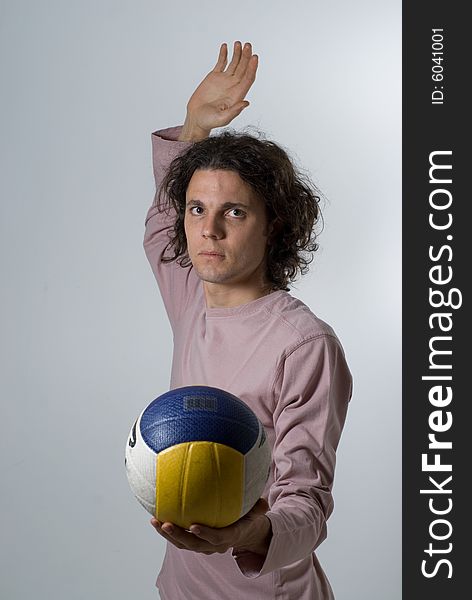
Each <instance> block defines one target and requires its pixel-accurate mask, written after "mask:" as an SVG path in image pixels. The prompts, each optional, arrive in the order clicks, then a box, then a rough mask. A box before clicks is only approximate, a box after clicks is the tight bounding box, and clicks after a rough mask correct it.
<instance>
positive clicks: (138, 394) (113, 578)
mask: <svg viewBox="0 0 472 600" xmlns="http://www.w3.org/2000/svg"><path fill="white" fill-rule="evenodd" d="M0 7H1V8H0V44H1V48H0V68H1V72H0V81H1V86H2V93H1V102H2V109H1V111H0V119H1V161H0V166H1V175H2V176H1V193H2V196H1V223H0V227H1V230H0V244H1V252H0V261H1V281H2V294H1V370H2V373H1V424H2V435H1V436H0V445H1V446H0V448H1V456H2V468H1V487H2V493H1V508H0V531H1V534H0V540H1V542H0V544H1V556H0V597H1V598H5V599H8V600H29V599H32V598H34V599H35V600H39V599H44V600H46V599H48V600H56V599H57V600H59V599H60V600H63V599H64V598H67V599H68V600H83V599H85V598H87V599H101V600H102V599H108V598H110V599H113V600H125V599H126V600H128V599H129V598H140V599H142V600H144V599H153V598H156V596H157V590H156V589H155V588H154V582H155V578H156V575H157V572H158V571H159V569H160V566H161V564H162V558H163V553H164V541H163V539H162V538H161V537H160V536H159V535H158V534H157V533H156V532H155V530H154V529H153V528H152V527H151V525H150V524H149V518H150V517H149V515H148V514H147V513H146V512H145V511H144V509H142V508H141V506H140V505H139V504H138V502H137V501H136V500H135V499H134V497H133V496H132V494H131V491H130V489H129V487H128V482H127V480H126V475H125V470H124V447H125V442H126V438H127V435H128V432H129V429H130V427H131V425H132V423H133V421H134V419H135V418H136V416H137V415H138V414H139V412H140V411H141V410H142V408H144V406H146V405H147V404H148V403H149V402H150V401H151V400H153V399H154V398H155V397H156V396H158V395H159V394H161V393H162V392H164V391H165V390H166V389H168V385H169V375H170V371H169V369H170V361H171V348H172V337H171V332H170V328H169V325H168V323H167V321H166V315H165V312H164V308H163V304H162V302H161V300H160V297H159V294H158V289H157V285H156V283H155V280H154V278H153V275H152V272H151V269H150V267H149V264H148V262H147V260H146V257H145V255H144V251H143V248H142V237H143V232H144V217H145V213H146V211H147V209H148V207H149V205H150V203H151V202H152V199H153V194H154V181H153V174H152V163H151V132H152V131H154V130H156V129H158V128H162V127H168V126H172V125H177V124H180V123H182V121H183V118H184V113H185V105H186V102H187V100H188V97H189V95H190V94H191V93H192V91H193V90H194V88H195V86H196V85H197V84H198V83H199V81H200V80H201V78H202V77H203V76H204V75H205V74H206V73H207V72H208V70H209V69H210V68H211V67H212V66H213V65H214V63H215V61H216V57H217V53H218V48H219V45H220V43H221V42H223V41H226V42H228V43H229V44H230V45H232V43H233V42H234V40H236V39H240V40H241V41H243V42H244V41H251V42H252V43H253V46H254V51H255V52H256V53H258V54H259V56H260V67H259V72H258V76H257V80H256V83H255V85H254V87H253V89H252V90H251V91H250V94H249V96H248V99H249V100H250V102H251V106H250V107H249V108H248V109H246V110H245V111H244V112H243V114H242V115H241V116H240V117H239V118H238V119H237V120H236V121H234V126H235V127H237V128H242V127H245V126H247V125H254V126H256V127H258V128H260V129H262V130H263V131H265V132H266V134H267V135H268V136H269V137H271V138H272V139H275V140H276V141H278V142H280V143H281V144H282V145H283V146H284V147H286V148H287V149H288V150H289V151H290V152H291V153H292V156H294V158H295V159H296V160H297V161H298V163H299V164H300V165H301V166H302V167H304V168H305V169H306V170H308V171H309V172H310V173H311V175H312V177H313V179H314V180H315V181H316V182H317V184H318V185H319V187H320V188H321V189H322V190H323V192H324V194H325V195H326V197H327V201H326V203H325V206H324V216H325V229H324V232H323V233H322V235H321V237H320V243H321V249H320V251H319V252H318V253H317V256H316V261H315V263H314V265H313V268H312V270H311V273H310V274H309V275H308V276H306V278H305V279H304V280H301V281H300V282H299V283H298V284H297V285H296V286H295V287H294V288H293V289H292V293H293V294H294V295H295V296H298V297H299V298H301V299H302V300H303V301H304V302H306V303H307V304H308V305H309V306H310V308H311V309H312V310H313V311H314V312H315V313H316V314H318V315H319V316H320V317H321V318H323V319H324V320H326V321H328V322H329V323H330V324H331V325H332V326H333V327H334V329H335V330H336V332H337V333H338V335H339V337H340V339H341V341H342V343H343V345H344V348H345V351H346V354H347V357H348V361H349V364H350V367H351V369H352V372H353V375H354V382H355V383H354V396H353V399H352V403H351V406H350V411H349V415H348V419H347V423H346V428H345V431H344V433H343V437H342V439H341V444H340V447H339V452H338V467H337V472H336V481H335V487H334V495H335V510H334V514H333V515H332V517H331V518H330V520H329V523H328V539H327V540H326V541H325V542H324V543H323V544H322V545H321V547H320V549H319V556H320V560H321V562H322V564H323V566H324V568H325V569H326V572H327V574H328V576H329V578H330V580H331V582H332V585H333V588H334V590H335V592H336V598H337V600H357V599H359V600H361V599H362V600H378V599H379V598H382V600H398V598H399V597H400V595H401V593H400V589H401V588H400V580H401V572H400V565H401V561H400V556H401V555H400V550H401V470H400V467H401V429H400V425H401V395H400V390H401V386H400V381H401V371H400V333H401V311H400V296H401V278H400V275H401V274H400V262H401V246H400V242H401V232H400V217H401V213H400V201H401V185H400V181H401V171H400V170H401V163H400V159H401V149H400V143H401V129H400V126H401V103H400V99H401V89H400V85H401V79H400V68H401V4H400V2H399V1H398V0H395V1H393V0H384V1H380V2H379V1H378V0H359V1H357V2H350V1H349V0H342V1H334V2H331V3H327V2H320V1H314V0H307V1H295V2H286V1H274V0H270V1H269V0H263V1H259V2H252V1H249V0H241V1H240V2H238V3H236V4H235V3H226V4H224V5H223V4H221V3H218V2H215V1H208V0H203V1H202V0H200V1H199V2H196V3H190V2H182V1H175V2H160V1H144V0H141V1H139V0H138V1H134V2H124V1H118V0H116V1H112V0H108V1H106V0H93V1H92V0H86V1H85V0H81V1H80V2H74V1H65V0H56V1H54V0H47V1H44V2H36V1H33V0H21V1H16V0H9V1H8V0H7V1H6V0H2V2H1V4H0Z"/></svg>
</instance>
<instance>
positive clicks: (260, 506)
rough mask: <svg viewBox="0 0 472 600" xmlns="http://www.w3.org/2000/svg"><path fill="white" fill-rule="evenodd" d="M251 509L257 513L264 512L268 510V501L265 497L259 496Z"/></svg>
mask: <svg viewBox="0 0 472 600" xmlns="http://www.w3.org/2000/svg"><path fill="white" fill-rule="evenodd" d="M252 510H253V511H254V512H255V513H258V514H265V513H266V512H267V511H268V510H269V503H268V502H267V500H266V499H265V498H259V500H258V501H257V502H256V503H255V504H254V506H253V508H252Z"/></svg>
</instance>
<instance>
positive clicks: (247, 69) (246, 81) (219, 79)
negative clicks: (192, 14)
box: [187, 41, 258, 131]
mask: <svg viewBox="0 0 472 600" xmlns="http://www.w3.org/2000/svg"><path fill="white" fill-rule="evenodd" d="M227 60H228V49H227V45H226V44H221V47H220V52H219V56H218V61H217V63H216V65H215V66H214V68H213V69H212V70H211V71H210V72H209V73H208V75H207V76H206V77H205V78H204V79H203V81H202V82H201V83H200V85H199V86H198V87H197V89H196V90H195V92H194V93H193V94H192V96H191V97H190V100H189V101H188V103H187V115H188V118H189V120H190V121H191V123H192V125H194V126H196V127H198V128H199V129H201V130H204V131H210V130H211V129H213V128H214V127H224V126H225V125H228V123H230V122H231V121H232V120H233V119H234V118H235V117H236V116H237V115H238V114H239V113H240V112H241V111H242V110H243V109H244V108H246V106H249V102H248V101H247V100H244V98H245V96H246V94H247V93H248V91H249V89H250V87H251V85H252V84H253V83H254V80H255V78H256V71H257V66H258V57H257V55H256V54H252V48H251V44H249V43H247V44H245V45H244V48H242V46H241V42H239V41H237V42H235V43H234V49H233V57H232V59H231V62H230V63H229V65H228V66H226V64H227Z"/></svg>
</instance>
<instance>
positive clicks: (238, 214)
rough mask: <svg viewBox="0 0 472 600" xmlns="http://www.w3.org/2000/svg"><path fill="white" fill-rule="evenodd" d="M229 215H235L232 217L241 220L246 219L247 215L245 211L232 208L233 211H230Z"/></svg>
mask: <svg viewBox="0 0 472 600" xmlns="http://www.w3.org/2000/svg"><path fill="white" fill-rule="evenodd" d="M229 213H233V215H232V216H233V217H238V218H239V219H240V218H241V217H244V216H245V215H246V213H245V212H244V211H243V210H241V209H240V208H232V209H231V210H230V211H229Z"/></svg>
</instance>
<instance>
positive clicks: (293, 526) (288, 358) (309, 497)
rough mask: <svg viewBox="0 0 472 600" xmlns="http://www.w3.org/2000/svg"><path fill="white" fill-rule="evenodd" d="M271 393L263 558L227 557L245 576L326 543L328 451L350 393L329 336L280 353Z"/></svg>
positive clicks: (331, 458)
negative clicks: (267, 537)
mask: <svg viewBox="0 0 472 600" xmlns="http://www.w3.org/2000/svg"><path fill="white" fill-rule="evenodd" d="M274 394H275V398H276V399H277V400H276V407H275V410H274V415H273V421H274V429H275V443H274V447H273V449H272V455H273V460H274V465H275V473H274V483H273V484H272V485H271V487H270V490H269V498H268V501H269V507H270V509H269V511H268V512H267V513H266V516H267V517H268V518H269V520H270V522H271V526H272V539H271V542H270V546H269V549H268V552H267V554H266V556H262V555H257V554H254V553H252V552H243V553H235V552H234V551H233V553H232V554H233V557H234V559H235V560H236V562H237V564H238V567H239V569H240V571H241V572H242V574H243V575H245V576H246V577H248V578H255V577H260V576H261V575H265V574H266V573H269V572H271V571H273V570H275V569H279V568H281V567H284V566H286V565H289V564H291V563H293V562H295V561H297V560H300V559H303V558H306V557H307V556H309V555H310V554H311V553H312V552H313V551H314V550H315V548H317V547H318V546H319V545H320V544H321V542H322V541H323V540H324V539H325V538H326V535H327V530H326V521H327V519H328V517H329V516H330V514H331V513H332V510H333V498H332V495H331V490H332V486H333V479H334V469H335V463H336V449H337V446H338V443H339V439H340V437H341V432H342V429H343V426H344V422H345V418H346V413H347V408H348V404H349V400H350V398H351V394H352V377H351V373H350V371H349V368H348V366H347V364H346V361H345V357H344V352H343V349H342V347H341V344H340V342H339V340H338V339H337V338H336V336H335V335H327V334H321V335H318V336H316V337H315V338H312V339H308V340H304V341H303V342H301V343H299V344H297V345H296V346H294V347H292V348H291V349H288V350H287V352H286V353H285V356H284V358H283V360H282V361H281V363H280V365H279V368H278V369H277V372H276V375H275V381H274Z"/></svg>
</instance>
